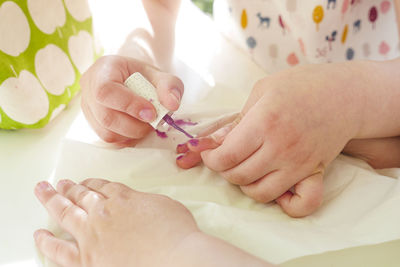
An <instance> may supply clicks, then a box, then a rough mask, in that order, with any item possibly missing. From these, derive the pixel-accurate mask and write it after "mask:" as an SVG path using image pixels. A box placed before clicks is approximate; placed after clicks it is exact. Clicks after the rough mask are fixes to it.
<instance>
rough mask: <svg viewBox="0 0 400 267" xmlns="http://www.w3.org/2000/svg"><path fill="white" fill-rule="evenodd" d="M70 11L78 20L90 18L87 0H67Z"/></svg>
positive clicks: (66, 3)
mask: <svg viewBox="0 0 400 267" xmlns="http://www.w3.org/2000/svg"><path fill="white" fill-rule="evenodd" d="M65 5H66V6H67V9H68V12H69V13H70V14H71V15H72V17H74V19H76V20H78V21H84V20H85V19H88V18H90V8H89V5H88V2H87V0H65Z"/></svg>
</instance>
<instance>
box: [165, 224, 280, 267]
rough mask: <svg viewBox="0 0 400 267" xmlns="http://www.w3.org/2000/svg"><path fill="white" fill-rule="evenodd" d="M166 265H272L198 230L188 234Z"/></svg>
mask: <svg viewBox="0 0 400 267" xmlns="http://www.w3.org/2000/svg"><path fill="white" fill-rule="evenodd" d="M166 266H171V267H172V266H174V267H177V266H192V267H197V266H207V267H214V266H215V267H224V266H229V267H235V266H237V267H239V266H240V267H241V266H254V267H258V266H260V267H271V266H273V265H270V264H268V263H266V262H264V261H262V260H260V259H258V258H256V257H254V256H252V255H250V254H248V253H246V252H244V251H243V250H241V249H239V248H236V247H234V246H232V245H230V244H228V243H226V242H225V241H222V240H220V239H217V238H215V237H212V236H209V235H206V234H205V233H203V232H200V231H196V232H192V233H191V234H189V235H187V236H186V237H185V238H184V239H183V240H182V241H181V242H180V244H179V245H178V246H176V247H175V250H174V251H173V252H172V253H171V255H170V257H169V261H168V264H167V265H166Z"/></svg>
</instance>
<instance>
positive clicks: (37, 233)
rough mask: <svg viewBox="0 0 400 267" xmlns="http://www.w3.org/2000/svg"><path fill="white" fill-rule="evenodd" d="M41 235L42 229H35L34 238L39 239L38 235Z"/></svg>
mask: <svg viewBox="0 0 400 267" xmlns="http://www.w3.org/2000/svg"><path fill="white" fill-rule="evenodd" d="M39 235H40V231H39V230H38V231H35V232H34V233H33V238H34V239H37V238H38V237H39Z"/></svg>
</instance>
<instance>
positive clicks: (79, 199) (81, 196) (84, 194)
mask: <svg viewBox="0 0 400 267" xmlns="http://www.w3.org/2000/svg"><path fill="white" fill-rule="evenodd" d="M89 194H90V191H86V190H82V191H81V192H79V193H78V196H77V197H76V203H77V204H80V203H82V201H83V200H84V199H85V198H86V197H87V196H88V195H89Z"/></svg>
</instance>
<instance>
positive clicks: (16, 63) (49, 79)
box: [0, 0, 96, 129]
mask: <svg viewBox="0 0 400 267" xmlns="http://www.w3.org/2000/svg"><path fill="white" fill-rule="evenodd" d="M92 35H93V32H92V18H91V14H90V10H89V7H88V3H87V1H86V0H64V1H63V0H15V1H14V0H0V128H3V129H19V128H40V127H43V126H44V125H46V124H47V123H48V122H49V121H50V120H52V119H53V118H54V117H55V116H56V115H57V114H58V113H59V112H60V111H61V110H63V109H64V108H65V107H66V105H67V104H68V102H69V101H70V100H71V98H72V97H73V96H74V95H76V93H77V92H78V91H79V78H80V76H81V74H82V73H83V72H84V71H85V70H86V69H87V68H88V67H89V66H90V65H91V64H92V63H93V61H94V59H95V58H96V52H95V48H94V42H93V38H92Z"/></svg>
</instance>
